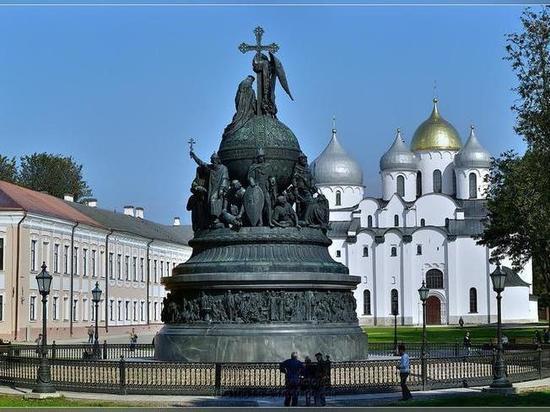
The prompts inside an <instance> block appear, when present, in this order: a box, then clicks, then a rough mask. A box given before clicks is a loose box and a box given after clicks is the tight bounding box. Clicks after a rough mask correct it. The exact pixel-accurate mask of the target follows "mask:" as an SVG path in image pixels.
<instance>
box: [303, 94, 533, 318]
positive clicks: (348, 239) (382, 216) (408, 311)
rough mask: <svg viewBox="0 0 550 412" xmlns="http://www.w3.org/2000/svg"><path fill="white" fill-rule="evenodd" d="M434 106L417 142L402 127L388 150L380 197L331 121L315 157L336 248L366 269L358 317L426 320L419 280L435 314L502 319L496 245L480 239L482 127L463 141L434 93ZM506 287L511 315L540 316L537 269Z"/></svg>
mask: <svg viewBox="0 0 550 412" xmlns="http://www.w3.org/2000/svg"><path fill="white" fill-rule="evenodd" d="M433 103H434V106H433V111H432V113H431V115H430V117H429V118H428V119H427V120H425V121H424V122H423V123H422V124H420V126H418V128H417V129H416V132H415V133H414V136H413V138H412V142H411V145H410V149H409V147H408V146H407V144H406V143H405V142H404V141H403V139H402V137H401V133H400V131H399V130H398V131H397V136H396V137H395V140H394V142H393V144H392V145H391V146H390V148H389V149H388V151H387V152H386V153H384V155H383V156H382V158H381V159H380V176H381V178H382V198H375V197H369V196H367V193H366V190H365V187H364V185H363V172H362V170H361V167H360V166H359V164H358V163H357V162H356V161H355V160H354V159H353V158H351V157H350V156H349V155H348V154H347V153H346V151H345V150H344V149H343V147H342V146H341V144H340V142H339V141H338V138H337V136H336V130H335V129H333V130H332V138H331V140H330V142H329V144H328V146H327V147H326V148H325V150H324V151H323V152H322V153H321V154H320V155H319V157H318V158H317V159H315V160H314V161H313V162H312V164H311V170H312V172H313V174H314V176H315V179H316V181H317V185H318V187H319V190H320V191H321V192H322V193H323V194H324V195H325V196H326V197H327V199H328V200H329V203H330V221H331V230H330V231H329V236H330V238H331V239H332V242H333V243H332V245H331V246H330V253H331V255H332V257H333V258H334V259H335V260H337V261H339V262H341V263H343V264H345V265H346V266H347V267H348V268H349V271H350V274H352V275H357V276H360V277H361V283H360V284H359V285H358V287H357V289H356V291H355V298H356V301H357V315H358V317H359V322H360V323H361V324H366V325H387V324H393V322H394V316H392V310H391V302H392V299H393V300H394V301H397V303H398V305H397V309H398V314H397V322H398V323H399V324H403V325H417V324H421V323H422V304H421V302H420V299H419V296H418V288H419V287H420V286H421V284H422V281H425V282H426V285H427V286H428V288H429V289H430V293H429V298H428V301H427V323H428V324H457V323H459V320H460V318H462V319H463V321H464V323H466V324H480V323H489V322H495V321H496V299H495V296H496V294H495V293H494V292H493V290H492V285H491V280H490V277H489V273H490V272H491V271H492V270H494V268H495V267H494V265H493V264H491V263H490V262H489V255H490V251H489V249H488V248H487V247H485V246H480V245H477V244H476V240H475V238H474V237H475V236H476V235H478V234H480V233H481V232H482V230H483V223H482V219H483V218H484V217H485V216H486V214H487V210H486V200H485V199H484V198H485V189H486V183H485V176H486V175H487V174H488V173H489V167H490V154H489V153H488V152H487V150H485V149H484V148H483V146H482V145H481V144H480V143H479V141H478V139H477V137H476V135H475V132H474V128H473V127H472V128H471V130H470V135H469V137H468V139H467V141H466V143H465V144H464V145H462V142H461V139H460V136H459V134H458V132H457V130H456V129H455V128H454V127H453V125H452V124H450V123H449V122H448V121H446V120H445V119H444V118H443V117H442V116H441V114H440V113H439V109H438V102H437V99H434V102H433ZM502 264H503V269H504V270H505V271H506V272H507V274H508V277H507V280H506V289H505V291H504V293H503V298H502V303H503V304H502V307H503V314H502V316H503V321H504V322H534V321H537V320H538V313H537V310H538V308H537V300H536V297H535V296H533V294H532V293H533V292H532V285H531V283H532V270H531V266H530V265H526V267H524V268H523V270H522V271H521V272H520V273H516V272H514V271H512V270H511V269H509V267H508V266H510V265H509V263H508V262H502Z"/></svg>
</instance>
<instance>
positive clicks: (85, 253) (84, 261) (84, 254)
mask: <svg viewBox="0 0 550 412" xmlns="http://www.w3.org/2000/svg"><path fill="white" fill-rule="evenodd" d="M82 276H88V249H82Z"/></svg>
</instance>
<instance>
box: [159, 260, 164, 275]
mask: <svg viewBox="0 0 550 412" xmlns="http://www.w3.org/2000/svg"><path fill="white" fill-rule="evenodd" d="M163 276H164V262H163V261H162V260H161V261H160V277H161V279H162V277H163Z"/></svg>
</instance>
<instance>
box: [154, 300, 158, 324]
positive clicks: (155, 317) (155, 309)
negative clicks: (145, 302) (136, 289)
mask: <svg viewBox="0 0 550 412" xmlns="http://www.w3.org/2000/svg"><path fill="white" fill-rule="evenodd" d="M157 312H158V304H157V302H155V303H153V320H157Z"/></svg>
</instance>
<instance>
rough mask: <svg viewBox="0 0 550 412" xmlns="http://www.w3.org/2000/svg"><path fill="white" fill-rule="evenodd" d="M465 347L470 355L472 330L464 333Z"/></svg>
mask: <svg viewBox="0 0 550 412" xmlns="http://www.w3.org/2000/svg"><path fill="white" fill-rule="evenodd" d="M463 345H464V349H466V354H467V355H470V352H471V351H472V339H471V338H470V332H466V334H465V335H464V343H463Z"/></svg>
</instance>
